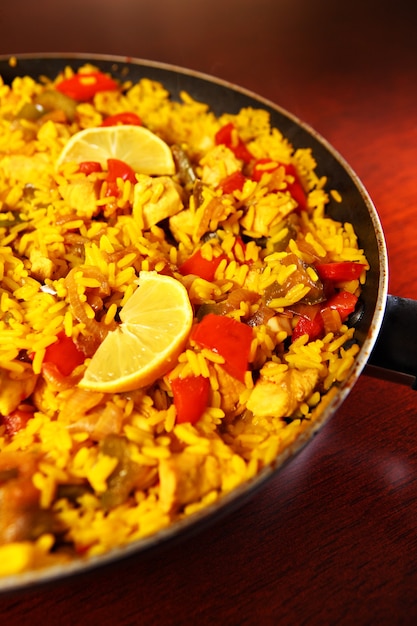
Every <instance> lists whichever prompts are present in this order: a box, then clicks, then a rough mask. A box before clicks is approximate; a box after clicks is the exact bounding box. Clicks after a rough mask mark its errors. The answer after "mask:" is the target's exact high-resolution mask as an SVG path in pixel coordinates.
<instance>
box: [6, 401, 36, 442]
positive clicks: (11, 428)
mask: <svg viewBox="0 0 417 626" xmlns="http://www.w3.org/2000/svg"><path fill="white" fill-rule="evenodd" d="M33 413H34V410H31V408H29V407H28V410H27V411H25V410H24V409H15V410H14V411H12V412H11V413H9V415H3V416H2V417H0V424H3V425H4V427H5V429H6V434H7V435H8V436H9V437H13V436H14V435H15V434H16V433H17V432H19V430H22V428H25V427H26V424H27V423H28V421H29V420H30V418H31V417H33Z"/></svg>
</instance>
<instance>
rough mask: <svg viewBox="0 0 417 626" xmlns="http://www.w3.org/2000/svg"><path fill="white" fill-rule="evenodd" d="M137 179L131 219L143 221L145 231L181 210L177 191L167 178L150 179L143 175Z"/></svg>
mask: <svg viewBox="0 0 417 626" xmlns="http://www.w3.org/2000/svg"><path fill="white" fill-rule="evenodd" d="M137 178H138V182H137V183H136V185H135V190H134V198H133V217H134V218H135V219H136V220H138V222H142V221H143V227H144V229H145V230H147V229H149V228H151V226H154V225H155V224H157V223H158V222H161V221H162V220H164V219H166V218H167V217H172V216H173V215H176V214H177V213H179V212H180V211H181V210H182V208H183V206H184V205H183V202H182V199H181V195H180V192H179V189H178V187H177V185H176V184H175V183H174V181H173V180H172V179H171V178H169V176H158V177H157V178H152V177H151V176H145V175H144V174H143V175H141V176H138V177H137Z"/></svg>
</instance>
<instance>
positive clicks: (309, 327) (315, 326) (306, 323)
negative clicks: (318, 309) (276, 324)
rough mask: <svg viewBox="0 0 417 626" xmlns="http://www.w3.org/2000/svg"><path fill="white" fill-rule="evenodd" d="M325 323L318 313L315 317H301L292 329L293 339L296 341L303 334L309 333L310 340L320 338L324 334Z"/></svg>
mask: <svg viewBox="0 0 417 626" xmlns="http://www.w3.org/2000/svg"><path fill="white" fill-rule="evenodd" d="M323 330H324V324H323V319H322V317H321V315H320V313H318V314H317V315H316V316H315V317H313V318H312V319H310V318H309V317H300V319H299V320H298V322H297V324H296V326H295V327H294V330H293V331H292V340H293V341H295V340H296V339H299V337H302V336H303V335H308V338H309V340H310V341H314V340H315V339H319V338H320V337H321V335H322V334H323Z"/></svg>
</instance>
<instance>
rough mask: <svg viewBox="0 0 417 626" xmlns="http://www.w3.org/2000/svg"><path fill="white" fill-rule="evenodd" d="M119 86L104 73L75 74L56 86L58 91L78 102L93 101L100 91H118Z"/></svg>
mask: <svg viewBox="0 0 417 626" xmlns="http://www.w3.org/2000/svg"><path fill="white" fill-rule="evenodd" d="M118 88H119V87H118V84H117V83H116V81H115V80H113V79H112V78H110V76H107V74H103V73H102V72H90V73H79V74H74V76H72V77H71V78H66V79H64V80H62V81H61V82H60V83H58V84H57V85H56V89H57V90H58V91H60V92H61V93H63V94H65V95H66V96H69V97H70V98H72V99H73V100H77V101H78V102H87V101H88V100H91V99H92V98H93V97H94V96H95V95H96V93H99V92H100V91H116V90H117V89H118Z"/></svg>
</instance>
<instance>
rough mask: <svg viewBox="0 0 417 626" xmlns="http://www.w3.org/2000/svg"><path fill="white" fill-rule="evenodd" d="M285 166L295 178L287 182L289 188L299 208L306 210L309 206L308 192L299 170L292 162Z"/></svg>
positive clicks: (287, 171) (288, 172)
mask: <svg viewBox="0 0 417 626" xmlns="http://www.w3.org/2000/svg"><path fill="white" fill-rule="evenodd" d="M284 168H285V172H286V173H287V174H290V175H291V176H292V177H293V178H294V181H293V182H292V183H287V189H288V191H289V192H290V194H291V196H292V197H293V198H294V200H295V201H296V202H297V204H298V208H299V209H301V210H302V211H304V210H305V209H306V208H307V194H306V192H305V191H304V187H303V186H302V184H301V181H300V179H299V177H298V174H297V171H296V169H295V167H294V165H293V164H292V163H288V165H284Z"/></svg>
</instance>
